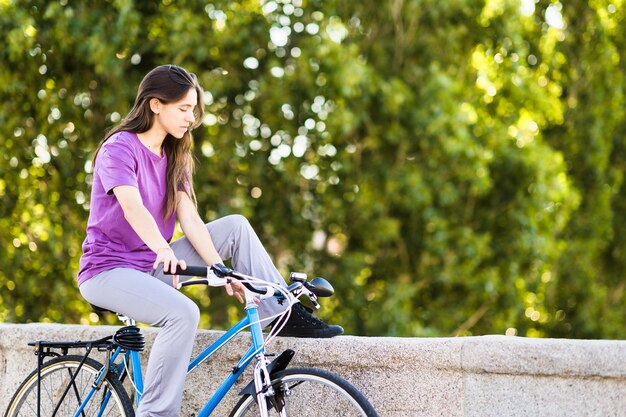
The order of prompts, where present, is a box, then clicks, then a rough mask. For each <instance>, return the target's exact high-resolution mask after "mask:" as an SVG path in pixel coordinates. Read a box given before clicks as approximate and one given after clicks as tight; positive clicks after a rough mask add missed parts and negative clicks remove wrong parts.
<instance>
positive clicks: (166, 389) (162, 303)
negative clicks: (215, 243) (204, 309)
mask: <svg viewBox="0 0 626 417" xmlns="http://www.w3.org/2000/svg"><path fill="white" fill-rule="evenodd" d="M80 292H81V294H82V295H83V297H84V298H85V299H86V300H87V301H89V302H90V303H91V304H94V305H96V306H98V307H102V308H106V309H108V310H112V311H115V312H118V313H122V314H124V315H127V316H128V317H131V318H133V319H134V320H137V321H139V322H142V323H146V324H150V325H153V326H158V327H160V329H159V333H158V335H157V337H156V339H155V341H154V344H153V345H152V350H151V352H150V359H149V361H148V369H147V371H146V375H145V381H144V391H143V396H142V398H141V404H140V405H139V409H138V410H137V417H147V416H149V417H161V416H162V417H173V416H178V415H179V414H180V406H181V399H182V392H183V388H184V385H185V378H186V375H187V367H188V365H189V359H190V357H191V350H192V348H193V344H194V339H195V334H196V329H197V327H198V322H199V320H200V312H199V310H198V306H197V305H196V304H195V303H194V302H193V301H191V300H190V299H189V298H187V297H186V296H185V295H184V294H182V293H181V292H179V291H177V290H175V289H174V288H172V287H171V286H168V285H164V283H163V282H161V281H160V280H158V279H155V278H154V277H152V276H151V275H149V274H146V273H143V272H139V271H136V270H133V269H127V268H116V269H113V270H110V271H106V272H102V273H100V274H98V275H97V276H95V277H93V278H91V279H90V280H88V281H86V282H84V283H83V284H82V285H81V286H80Z"/></svg>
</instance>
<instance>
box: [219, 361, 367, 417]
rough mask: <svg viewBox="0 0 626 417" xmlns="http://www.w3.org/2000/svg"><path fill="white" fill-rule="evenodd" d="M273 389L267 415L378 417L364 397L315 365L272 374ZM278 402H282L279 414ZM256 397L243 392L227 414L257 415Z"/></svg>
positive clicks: (232, 416) (231, 416)
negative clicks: (274, 392) (314, 366)
mask: <svg viewBox="0 0 626 417" xmlns="http://www.w3.org/2000/svg"><path fill="white" fill-rule="evenodd" d="M272 378H273V381H272V385H273V387H274V390H275V391H276V395H275V396H274V398H273V400H274V401H271V400H270V401H269V403H271V404H270V405H271V407H270V408H271V409H270V412H269V415H270V416H271V417H275V416H281V417H282V416H298V417H314V416H315V417H319V416H343V417H353V416H354V417H357V416H358V417H378V414H377V413H376V411H375V410H374V408H373V407H372V405H371V404H370V403H369V402H368V401H367V399H366V398H365V396H363V394H361V392H359V390H357V389H356V388H355V387H354V386H353V385H351V384H350V383H349V382H347V381H346V380H345V379H343V378H341V377H340V376H338V375H336V374H333V373H332V372H328V371H325V370H322V369H316V368H290V369H286V370H284V371H281V372H277V373H276V374H274V375H272ZM281 403H284V406H283V408H282V413H281V410H280V409H281V405H280V404H281ZM259 415H260V414H259V408H258V406H257V403H256V398H254V397H253V396H250V395H245V396H243V397H242V398H241V400H239V402H238V403H237V405H236V406H235V408H234V409H233V411H232V412H231V414H230V417H252V416H255V417H256V416H259Z"/></svg>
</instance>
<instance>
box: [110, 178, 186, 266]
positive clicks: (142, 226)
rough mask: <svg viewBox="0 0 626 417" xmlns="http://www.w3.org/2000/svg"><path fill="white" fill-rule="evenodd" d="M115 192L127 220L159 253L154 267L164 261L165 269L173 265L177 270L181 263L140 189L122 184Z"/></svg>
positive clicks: (151, 247) (150, 246) (145, 241)
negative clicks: (162, 233) (144, 203)
mask: <svg viewBox="0 0 626 417" xmlns="http://www.w3.org/2000/svg"><path fill="white" fill-rule="evenodd" d="M113 194H115V197H116V198H117V201H118V202H119V203H120V206H122V210H123V211H124V218H125V219H126V221H127V222H128V223H129V224H130V226H131V227H132V228H133V230H134V231H135V233H137V235H139V237H140V238H141V240H143V242H144V243H145V244H146V245H147V246H148V247H149V248H150V249H151V250H152V251H153V252H154V253H156V254H157V258H156V261H155V262H154V268H156V267H157V266H158V265H159V264H160V263H162V264H163V269H164V270H165V271H168V270H169V268H170V265H171V267H172V272H176V266H177V265H178V264H179V262H178V259H176V255H174V251H173V250H172V249H171V248H170V245H169V243H168V242H167V240H165V238H164V237H163V236H162V235H161V232H160V231H159V227H158V226H157V224H156V221H155V220H154V217H152V214H150V212H149V211H148V209H147V208H146V207H145V206H144V205H143V200H142V199H141V194H139V190H138V189H137V188H136V187H133V186H131V185H120V186H117V187H115V188H113ZM180 265H181V267H182V268H183V269H185V268H186V266H185V265H184V262H182V261H181V262H180Z"/></svg>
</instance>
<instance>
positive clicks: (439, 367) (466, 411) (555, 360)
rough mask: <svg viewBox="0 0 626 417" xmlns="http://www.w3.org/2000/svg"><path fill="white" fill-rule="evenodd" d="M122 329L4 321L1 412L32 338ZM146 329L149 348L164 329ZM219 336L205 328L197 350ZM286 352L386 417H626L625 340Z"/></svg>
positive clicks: (432, 343)
mask: <svg viewBox="0 0 626 417" xmlns="http://www.w3.org/2000/svg"><path fill="white" fill-rule="evenodd" d="M116 329H117V327H114V326H113V327H111V326H77V325H58V324H25V325H14V324H0V414H1V413H3V412H4V410H5V409H6V406H7V404H8V401H9V399H10V398H11V396H12V394H13V392H14V391H15V389H16V388H17V386H18V385H19V384H20V382H21V380H22V379H23V378H24V377H25V376H26V375H27V373H29V372H30V371H31V370H33V369H34V368H35V367H36V358H35V356H34V355H33V350H32V348H30V347H28V346H27V344H26V343H27V342H28V341H33V340H79V339H83V340H87V339H96V338H100V337H104V336H106V335H108V334H112V333H113V332H114V331H115V330H116ZM142 331H143V333H144V334H145V335H146V341H147V342H148V347H150V346H151V344H152V341H153V340H154V337H155V335H156V333H157V330H155V329H152V328H145V329H142ZM221 334H222V332H217V331H206V330H201V331H199V332H198V335H197V338H196V353H197V352H199V351H200V350H201V347H202V346H206V345H208V344H209V343H210V342H212V341H213V340H215V339H216V338H217V337H219V336H220V335H221ZM247 343H248V339H247V335H241V336H239V337H237V338H236V339H235V340H233V342H231V345H230V347H227V349H228V350H225V351H224V352H220V353H219V354H218V355H217V357H216V358H215V359H214V360H212V361H211V362H208V363H205V364H203V365H202V366H201V367H200V368H198V369H197V370H196V371H195V372H194V373H192V374H191V375H190V377H189V378H188V382H187V385H186V388H185V399H184V404H185V406H184V409H183V413H182V416H191V415H193V414H194V413H197V411H198V410H199V409H200V408H201V406H202V405H203V404H204V403H205V402H206V401H207V399H208V398H209V397H210V395H211V393H212V392H213V391H214V390H215V388H216V387H218V386H219V385H220V383H221V381H222V380H223V378H224V377H225V375H226V373H227V372H228V370H229V369H230V367H231V366H232V365H233V363H234V362H235V361H236V360H237V359H238V355H239V354H241V352H243V351H244V349H245V346H246V345H247ZM288 348H291V349H294V350H295V351H296V356H295V358H294V361H293V363H294V364H297V365H313V366H317V367H321V368H325V369H329V370H332V371H334V372H336V373H338V374H340V375H342V376H343V377H345V378H346V379H348V380H349V381H351V382H352V383H353V384H354V385H356V386H357V387H358V388H360V389H361V390H362V391H363V392H364V393H365V394H366V396H367V397H368V398H369V399H370V401H371V402H372V404H373V405H374V407H375V408H376V409H377V411H378V412H379V414H380V415H381V416H385V417H418V416H472V417H473V416H476V417H478V416H480V417H487V416H531V415H537V416H624V415H626V341H605V340H584V341H583V340H567V339H526V338H518V337H506V336H480V337H466V338H389V337H354V336H342V337H337V338H334V339H321V340H303V339H291V338H282V339H278V340H276V342H274V343H273V344H272V345H271V346H270V350H272V351H276V352H281V351H283V350H284V349H288ZM96 358H97V359H100V358H98V357H97V354H96ZM144 365H145V361H144ZM249 377H250V376H249V374H247V376H246V378H245V379H246V381H241V382H240V383H239V385H242V384H243V383H244V382H247V380H248V379H249ZM227 400H228V401H226V404H225V405H224V407H223V408H221V409H218V410H217V411H216V412H215V415H216V416H222V415H228V411H229V410H230V407H232V405H233V404H234V402H235V401H236V400H237V398H236V393H234V394H232V395H231V394H229V397H228V398H227Z"/></svg>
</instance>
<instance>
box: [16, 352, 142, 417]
mask: <svg viewBox="0 0 626 417" xmlns="http://www.w3.org/2000/svg"><path fill="white" fill-rule="evenodd" d="M82 360H83V356H74V355H67V356H61V357H58V358H54V359H51V360H50V361H48V362H46V363H44V364H43V365H42V367H41V371H40V372H41V414H40V415H41V416H45V417H50V416H52V415H53V412H54V410H55V407H57V405H58V401H59V400H60V397H61V396H62V394H63V392H64V391H65V388H66V387H67V386H68V384H69V383H70V380H71V375H72V374H73V373H74V372H76V369H77V368H78V366H79V365H80V362H81V361H82ZM102 367H103V365H102V364H101V363H99V362H98V361H96V360H94V359H91V358H86V360H85V362H84V363H83V366H82V368H81V369H80V371H79V373H78V375H77V376H76V379H75V380H74V383H73V387H71V388H70V391H69V392H68V393H67V395H66V396H65V397H64V398H63V403H62V404H61V405H60V406H59V409H58V411H57V413H56V414H55V416H56V417H73V416H74V414H75V413H76V411H77V409H78V405H79V404H80V401H82V399H84V398H85V395H86V393H87V392H88V391H89V390H90V389H91V386H92V384H93V382H94V380H95V378H96V377H97V375H98V374H99V373H100V370H101V369H102ZM37 375H38V372H37V369H35V370H34V371H33V372H31V374H30V375H28V377H26V379H25V380H24V381H23V382H22V384H21V385H20V387H19V388H18V389H17V391H16V392H15V394H14V395H13V398H12V399H11V401H10V402H9V406H8V408H7V411H6V412H5V414H4V416H5V417H23V416H24V417H25V416H29V417H32V416H37V392H38V390H37ZM108 393H110V395H108V396H109V399H108V400H107V403H106V404H105V408H104V412H103V413H102V414H99V412H100V411H101V410H100V406H101V405H102V404H103V400H104V399H105V398H106V396H107V394H108ZM81 415H82V416H85V417H91V416H96V415H102V416H110V417H134V415H135V413H134V411H133V404H132V402H131V400H130V398H129V397H128V394H127V393H126V390H124V387H123V386H122V384H121V382H120V381H119V380H118V378H117V376H116V374H114V373H109V374H108V375H107V377H106V378H105V380H104V381H103V383H102V385H101V387H100V389H99V390H98V391H96V393H95V394H94V395H93V397H92V398H91V399H90V401H89V403H88V404H87V406H86V407H85V409H84V412H83V414H81Z"/></svg>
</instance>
